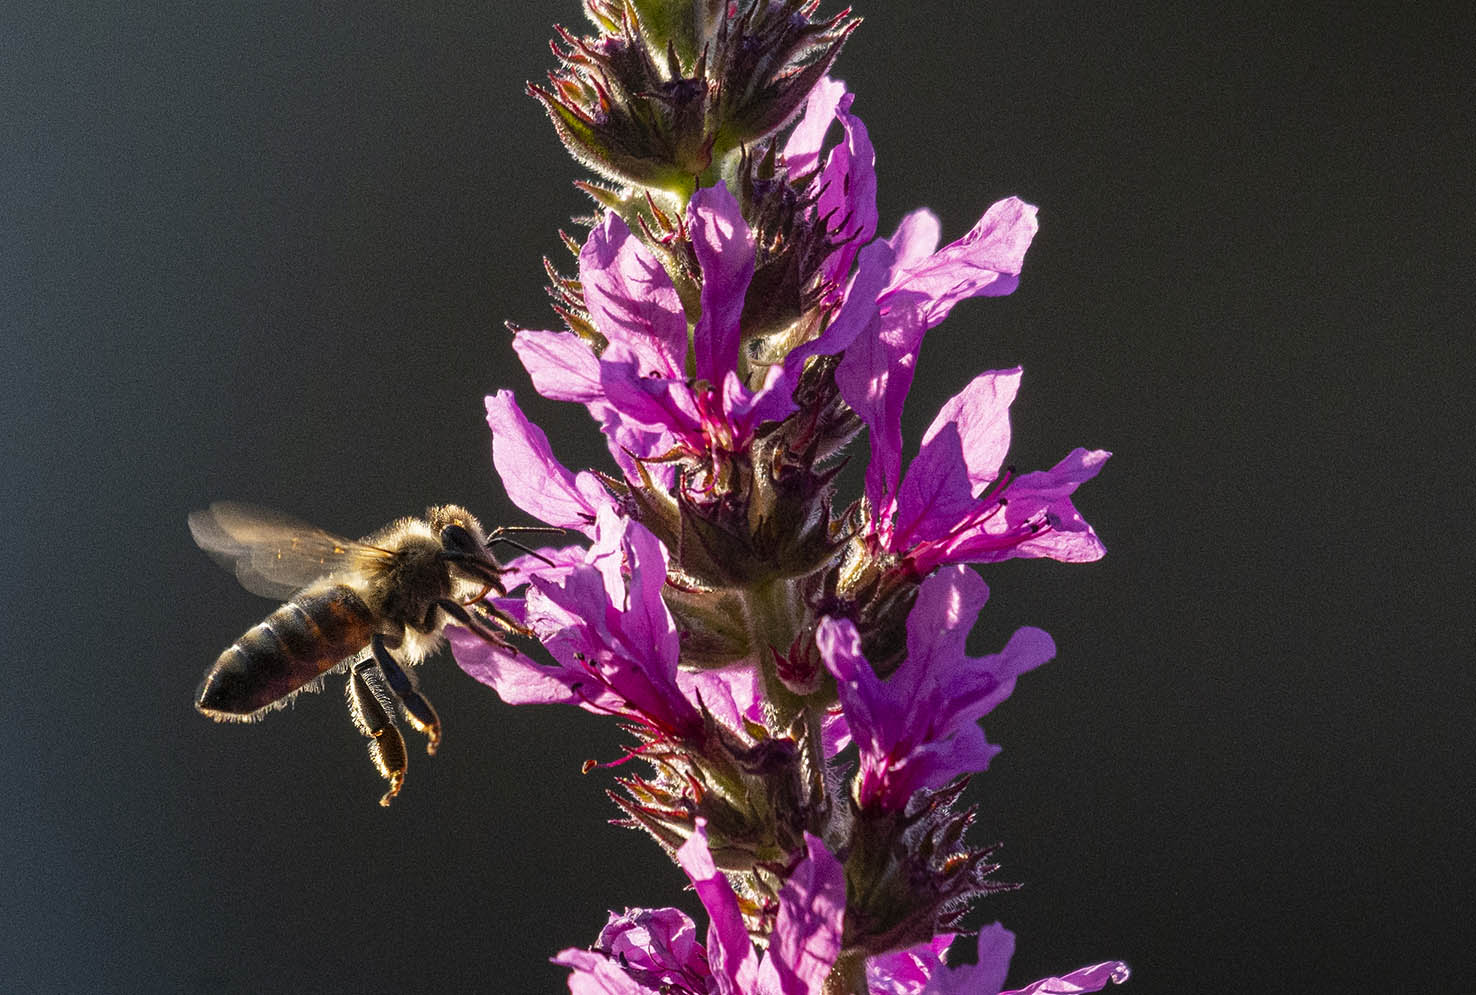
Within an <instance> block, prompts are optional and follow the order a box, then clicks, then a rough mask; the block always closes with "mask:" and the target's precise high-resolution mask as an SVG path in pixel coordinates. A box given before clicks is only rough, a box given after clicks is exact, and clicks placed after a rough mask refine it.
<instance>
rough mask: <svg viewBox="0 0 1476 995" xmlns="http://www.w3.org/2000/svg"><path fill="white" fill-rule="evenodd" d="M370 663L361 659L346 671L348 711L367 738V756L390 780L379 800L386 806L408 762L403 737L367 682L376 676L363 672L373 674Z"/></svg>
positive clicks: (399, 783)
mask: <svg viewBox="0 0 1476 995" xmlns="http://www.w3.org/2000/svg"><path fill="white" fill-rule="evenodd" d="M373 665H374V664H373V661H371V660H364V661H362V662H360V663H357V664H355V665H354V667H353V669H352V670H350V671H349V681H348V699H349V714H350V715H351V716H353V720H354V725H356V726H358V728H359V731H360V732H362V733H363V734H364V735H365V736H368V737H369V757H370V759H372V760H373V761H374V766H375V768H376V769H378V771H379V773H380V775H381V776H383V777H384V779H385V780H387V781H389V790H388V791H386V792H385V793H384V797H383V798H381V799H379V804H381V805H386V806H387V805H389V803H390V799H392V798H394V797H395V795H398V794H399V793H400V788H401V787H402V786H403V785H404V783H405V768H406V766H407V765H408V763H409V761H408V758H407V757H406V754H405V737H403V736H401V735H400V730H399V729H397V728H396V727H395V723H394V720H393V719H391V718H390V715H389V712H388V711H386V710H385V707H384V703H383V702H382V701H381V700H380V694H377V693H376V692H375V688H374V686H373V685H372V684H371V683H370V681H372V680H374V679H375V678H374V677H366V674H372V673H373V671H372V668H373ZM376 676H377V675H376Z"/></svg>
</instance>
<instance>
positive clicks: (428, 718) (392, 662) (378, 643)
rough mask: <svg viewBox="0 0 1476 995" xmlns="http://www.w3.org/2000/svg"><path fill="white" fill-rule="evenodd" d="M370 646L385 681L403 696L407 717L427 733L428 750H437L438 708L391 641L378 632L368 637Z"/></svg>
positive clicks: (439, 728) (438, 739) (438, 738)
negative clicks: (396, 653)
mask: <svg viewBox="0 0 1476 995" xmlns="http://www.w3.org/2000/svg"><path fill="white" fill-rule="evenodd" d="M369 648H370V650H371V651H372V652H373V654H374V662H375V663H377V664H378V665H379V669H380V672H381V673H383V674H384V679H385V683H387V684H388V685H389V688H390V690H391V691H393V692H394V693H395V697H396V698H398V699H400V706H401V707H402V708H403V709H404V712H405V718H406V720H407V721H409V723H410V724H411V725H412V726H414V727H415V728H416V729H418V730H419V731H420V732H422V733H424V734H425V737H426V744H425V752H426V753H429V754H434V753H435V752H436V747H438V746H440V745H441V717H440V716H439V715H437V714H436V710H435V708H434V707H433V706H432V705H431V703H430V702H429V701H427V700H426V698H425V695H423V694H421V693H420V690H419V688H417V687H416V686H415V678H413V677H411V676H410V672H409V671H407V670H406V669H405V668H404V667H401V666H400V662H399V661H398V660H396V659H395V657H394V654H393V653H391V652H390V650H389V644H388V642H386V640H385V638H384V636H383V635H380V634H378V633H376V634H375V636H374V638H373V639H371V640H369Z"/></svg>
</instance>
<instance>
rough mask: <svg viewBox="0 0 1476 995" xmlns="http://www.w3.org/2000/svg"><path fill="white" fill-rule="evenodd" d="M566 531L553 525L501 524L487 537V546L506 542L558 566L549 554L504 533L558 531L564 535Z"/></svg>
mask: <svg viewBox="0 0 1476 995" xmlns="http://www.w3.org/2000/svg"><path fill="white" fill-rule="evenodd" d="M565 531H567V530H566V529H560V528H555V527H553V526H551V525H503V526H499V527H498V528H497V529H496V530H494V531H493V533H492V534H491V535H490V536H489V537H488V538H487V548H488V549H491V548H492V547H493V546H495V545H497V544H498V543H505V544H507V545H509V546H512V547H513V548H514V549H521V550H522V551H523V552H525V553H527V554H528V555H529V556H532V557H535V558H536V559H540V560H542V561H543V562H544V563H547V564H548V565H549V566H551V567H556V566H558V564H557V563H555V562H554V561H553V560H550V559H549V558H548V557H547V556H544V555H543V554H542V553H540V552H538V550H536V549H532V548H530V547H528V546H525V545H523V544H522V543H520V542H518V541H517V540H516V539H509V538H508V537H507V536H506V535H505V534H504V533H507V532H557V533H558V534H560V535H563V534H564V532H565Z"/></svg>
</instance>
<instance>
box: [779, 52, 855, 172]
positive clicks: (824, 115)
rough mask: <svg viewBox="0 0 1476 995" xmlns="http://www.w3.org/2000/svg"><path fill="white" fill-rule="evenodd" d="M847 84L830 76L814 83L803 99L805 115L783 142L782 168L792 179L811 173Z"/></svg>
mask: <svg viewBox="0 0 1476 995" xmlns="http://www.w3.org/2000/svg"><path fill="white" fill-rule="evenodd" d="M845 92H846V84H844V83H842V82H840V81H839V80H833V79H831V78H830V77H829V76H827V77H825V78H824V79H822V80H821V81H820V82H819V83H816V84H815V88H814V89H813V90H811V91H810V96H809V97H808V98H807V99H806V101H805V112H804V116H803V117H801V118H800V121H799V124H797V125H795V127H794V130H793V131H792V132H790V133H789V139H788V141H786V142H785V143H784V168H785V169H786V170H788V171H789V176H790V178H791V179H794V178H797V177H800V176H803V175H804V174H805V173H808V172H810V171H811V170H812V169H814V168H815V167H816V165H817V164H818V163H819V162H820V149H821V147H822V146H823V145H824V144H825V133H826V132H827V131H829V130H830V126H831V125H832V124H834V123H835V107H836V104H838V103H840V99H841V97H842V96H844V95H845Z"/></svg>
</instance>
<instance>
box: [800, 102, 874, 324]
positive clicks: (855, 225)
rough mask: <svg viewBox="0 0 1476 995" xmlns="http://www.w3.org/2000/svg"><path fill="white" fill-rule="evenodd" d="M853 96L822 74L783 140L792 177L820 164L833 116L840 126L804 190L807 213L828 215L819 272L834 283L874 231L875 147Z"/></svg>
mask: <svg viewBox="0 0 1476 995" xmlns="http://www.w3.org/2000/svg"><path fill="white" fill-rule="evenodd" d="M855 99H856V95H855V94H853V93H847V92H846V85H845V84H844V83H842V82H840V81H838V80H833V79H829V78H826V79H823V80H821V81H820V83H819V84H817V85H816V87H815V89H814V90H812V91H811V92H810V98H809V100H808V102H807V103H806V105H805V113H804V116H803V117H802V118H801V119H800V122H799V124H797V125H796V126H795V129H794V131H792V132H791V133H790V135H789V140H788V141H786V142H785V144H784V165H785V168H786V169H787V170H788V171H789V175H790V176H791V177H800V176H804V175H805V174H807V173H810V172H812V171H814V170H816V168H817V167H818V166H819V165H820V149H821V147H822V145H823V144H824V140H825V134H826V132H827V131H829V130H830V125H831V124H832V122H837V121H838V122H839V123H840V126H841V128H842V130H843V132H844V137H843V138H842V139H841V141H840V143H839V144H837V145H836V146H835V147H834V148H832V149H831V150H830V154H829V155H828V156H827V157H826V160H825V165H824V167H823V168H821V169H819V171H818V172H817V173H816V174H815V178H814V179H813V180H811V181H810V185H809V188H808V191H807V193H808V194H809V196H810V197H812V198H813V199H814V207H813V208H812V209H811V210H812V216H813V217H815V218H818V219H828V222H827V228H828V232H827V234H828V236H829V241H830V243H831V245H832V246H833V247H834V248H833V249H832V251H831V252H830V254H829V256H828V257H827V258H826V260H825V262H824V263H823V264H822V265H821V267H820V272H821V275H822V277H823V278H824V280H825V281H826V282H827V283H829V284H830V285H831V286H834V287H838V286H839V285H840V284H841V283H842V282H843V281H844V280H845V278H846V276H847V275H848V274H849V273H850V271H851V264H852V263H853V262H854V261H855V259H856V253H857V251H858V250H860V249H861V247H862V246H865V245H866V244H867V243H869V242H870V241H871V239H872V237H873V236H875V235H876V222H877V211H876V151H875V149H874V148H873V147H872V144H871V138H870V136H869V135H868V134H867V132H866V126H865V125H863V124H862V123H861V119H860V118H858V117H856V116H855V115H853V114H851V104H852V102H853V101H854V100H855ZM842 348H843V347H842ZM830 351H831V352H839V351H840V349H838V348H837V349H832V350H830Z"/></svg>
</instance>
